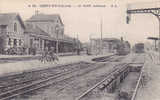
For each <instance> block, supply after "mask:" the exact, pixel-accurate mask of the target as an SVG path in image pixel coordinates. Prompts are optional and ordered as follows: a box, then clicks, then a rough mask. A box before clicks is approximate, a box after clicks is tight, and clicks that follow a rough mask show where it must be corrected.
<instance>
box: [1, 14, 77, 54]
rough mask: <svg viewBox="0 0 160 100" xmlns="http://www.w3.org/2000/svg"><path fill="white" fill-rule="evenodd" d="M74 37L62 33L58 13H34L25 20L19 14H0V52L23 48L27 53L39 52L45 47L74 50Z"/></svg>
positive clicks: (59, 50) (62, 26)
mask: <svg viewBox="0 0 160 100" xmlns="http://www.w3.org/2000/svg"><path fill="white" fill-rule="evenodd" d="M75 42H76V39H74V38H71V37H69V36H67V35H66V34H64V24H63V23H62V20H61V18H60V15H58V14H50V15H47V14H35V15H33V16H32V17H31V18H29V19H28V20H26V21H25V22H23V21H22V19H21V17H20V16H19V14H16V13H6V14H0V47H1V49H0V53H4V51H5V52H6V51H7V50H10V49H11V48H16V50H17V48H23V52H26V53H27V54H36V53H41V52H42V51H44V50H45V49H46V48H47V49H49V50H50V49H51V48H55V52H56V51H58V52H57V53H63V52H74V51H75V47H76V45H77V44H76V43H75Z"/></svg>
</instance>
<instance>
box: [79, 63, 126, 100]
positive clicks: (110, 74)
mask: <svg viewBox="0 0 160 100" xmlns="http://www.w3.org/2000/svg"><path fill="white" fill-rule="evenodd" d="M127 65H129V64H125V65H123V66H127ZM117 71H119V69H117V68H116V69H114V70H113V71H112V72H110V73H109V74H108V76H107V77H106V78H105V79H103V80H102V81H100V82H98V83H97V84H96V85H94V86H93V87H91V88H90V89H88V90H87V91H86V92H84V93H83V94H82V95H80V96H79V97H78V98H77V99H76V100H81V99H82V98H83V97H84V96H86V95H87V94H88V93H89V92H91V91H92V90H93V89H95V88H97V87H98V86H99V85H100V84H102V83H103V82H105V81H106V80H107V79H108V78H109V77H111V76H112V75H113V74H114V72H117Z"/></svg>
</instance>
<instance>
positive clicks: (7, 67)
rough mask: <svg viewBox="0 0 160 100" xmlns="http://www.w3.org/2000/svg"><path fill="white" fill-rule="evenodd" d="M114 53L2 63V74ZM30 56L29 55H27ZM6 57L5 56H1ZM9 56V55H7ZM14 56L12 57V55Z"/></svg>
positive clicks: (88, 60)
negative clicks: (51, 60) (54, 60)
mask: <svg viewBox="0 0 160 100" xmlns="http://www.w3.org/2000/svg"><path fill="white" fill-rule="evenodd" d="M110 55H113V54H112V53H108V54H105V55H89V56H88V55H84V54H83V55H72V56H59V62H57V63H53V62H46V63H42V62H40V61H39V60H37V59H32V60H25V61H16V62H15V61H14V62H9V63H0V76H1V77H2V76H6V75H12V74H15V73H21V72H24V71H29V70H36V69H43V68H48V67H55V66H58V65H64V64H69V63H76V62H79V61H87V62H91V59H93V58H95V57H102V56H110ZM27 57H28V56H27ZM0 58H4V57H0ZM6 58H7V57H6ZM10 58H12V57H10Z"/></svg>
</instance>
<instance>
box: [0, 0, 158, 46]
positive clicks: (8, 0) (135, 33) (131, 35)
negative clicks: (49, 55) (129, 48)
mask: <svg viewBox="0 0 160 100" xmlns="http://www.w3.org/2000/svg"><path fill="white" fill-rule="evenodd" d="M143 1H145V2H147V1H153V0H141V1H140V0H97V1H96V0H81V1H80V0H57V1H56V0H0V13H7V12H18V13H19V14H20V15H21V17H22V19H23V20H26V19H27V18H29V17H31V16H32V15H33V14H34V13H35V10H39V11H40V12H41V13H45V14H54V13H56V14H57V13H58V14H60V15H61V19H62V20H63V23H64V25H65V34H67V35H69V36H72V37H76V36H77V34H78V36H79V39H80V40H81V41H82V42H87V41H88V40H89V36H91V37H92V38H96V37H100V20H101V19H103V37H107V38H109V37H116V38H120V37H121V36H123V37H124V39H125V40H128V41H129V42H131V43H132V44H133V43H136V42H144V41H146V38H147V37H148V36H158V20H157V19H156V17H155V16H153V15H149V14H135V15H132V17H131V22H130V24H126V7H127V3H134V2H136V3H137V2H143ZM30 4H36V5H39V4H64V5H66V4H70V5H71V6H76V5H78V4H81V5H83V4H91V5H94V4H102V5H106V7H101V8H100V7H99V8H96V7H88V8H84V7H82V8H79V7H70V8H67V7H65V8H62V7H57V8H55V7H53V8H49V7H46V8H40V7H36V8H33V7H28V5H30ZM112 4H117V7H116V8H114V7H111V5H112ZM91 34H92V35H91Z"/></svg>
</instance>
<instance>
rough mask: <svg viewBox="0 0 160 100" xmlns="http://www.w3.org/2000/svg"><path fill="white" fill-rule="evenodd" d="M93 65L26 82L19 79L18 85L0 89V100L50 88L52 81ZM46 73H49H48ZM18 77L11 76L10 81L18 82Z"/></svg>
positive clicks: (12, 84) (81, 66)
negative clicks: (46, 87)
mask: <svg viewBox="0 0 160 100" xmlns="http://www.w3.org/2000/svg"><path fill="white" fill-rule="evenodd" d="M91 65H93V64H89V63H79V64H77V63H76V65H74V66H73V68H70V70H65V71H64V70H62V71H61V72H58V73H50V74H49V75H47V76H45V77H40V76H38V77H37V78H34V79H29V80H27V79H28V78H27V79H25V80H20V79H19V81H18V82H16V83H11V84H7V85H3V86H2V85H1V87H0V89H1V94H0V99H1V100H8V99H9V98H12V97H15V96H17V95H20V94H23V93H27V92H29V91H32V90H36V89H39V88H42V87H45V86H48V85H50V84H51V83H49V81H50V80H54V79H57V78H59V77H63V76H65V75H67V74H70V73H73V72H76V71H79V70H84V69H86V68H88V67H90V66H91ZM76 66H77V68H76ZM74 67H75V68H74ZM66 68H67V67H66ZM49 69H50V68H49ZM53 69H54V68H53ZM50 70H51V69H50ZM50 70H49V71H50ZM39 71H42V70H39ZM36 72H37V71H36ZM43 72H44V71H43ZM51 72H52V71H51ZM46 73H47V71H46ZM20 75H22V76H23V74H20ZM17 76H18V74H17V75H15V76H14V77H13V76H9V77H8V79H13V80H15V79H17V80H18V78H19V77H18V78H17ZM11 77H12V78H11ZM6 81H7V80H6ZM46 82H48V83H47V84H46Z"/></svg>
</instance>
